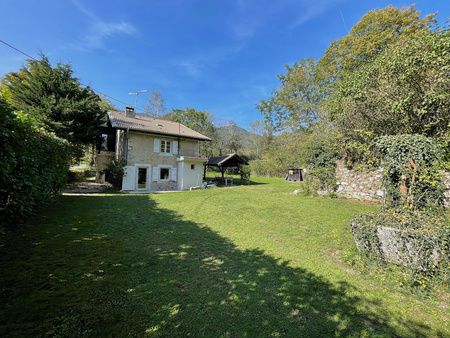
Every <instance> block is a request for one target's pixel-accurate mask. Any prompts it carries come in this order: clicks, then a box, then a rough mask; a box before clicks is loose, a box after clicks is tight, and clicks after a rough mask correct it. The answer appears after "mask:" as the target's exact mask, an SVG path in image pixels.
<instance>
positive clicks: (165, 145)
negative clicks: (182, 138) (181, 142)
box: [161, 140, 170, 153]
mask: <svg viewBox="0 0 450 338" xmlns="http://www.w3.org/2000/svg"><path fill="white" fill-rule="evenodd" d="M161 152H162V153H170V141H165V140H161Z"/></svg>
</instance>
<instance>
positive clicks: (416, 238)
mask: <svg viewBox="0 0 450 338" xmlns="http://www.w3.org/2000/svg"><path fill="white" fill-rule="evenodd" d="M350 227H351V229H352V232H353V236H354V238H355V241H356V244H357V247H358V249H359V251H360V252H362V253H363V254H364V255H366V256H367V257H368V258H369V259H371V260H376V261H382V262H391V263H395V264H400V265H404V266H406V267H407V269H408V270H409V274H410V278H411V279H412V280H417V279H418V278H419V279H420V278H422V279H423V278H424V277H425V278H428V279H431V278H434V279H436V278H437V279H441V280H448V277H449V266H450V247H449V243H450V225H449V223H448V220H447V219H446V218H445V217H444V216H442V215H434V216H431V215H429V214H426V213H423V212H419V211H415V212H412V211H406V210H404V209H403V210H398V209H397V210H395V209H393V210H384V211H382V212H379V213H375V214H369V215H359V216H357V217H355V218H353V220H352V221H351V223H350Z"/></svg>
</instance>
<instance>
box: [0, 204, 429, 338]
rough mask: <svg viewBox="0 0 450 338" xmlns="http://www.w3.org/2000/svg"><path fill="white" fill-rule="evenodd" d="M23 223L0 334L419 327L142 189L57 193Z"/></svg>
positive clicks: (6, 256)
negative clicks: (44, 212)
mask: <svg viewBox="0 0 450 338" xmlns="http://www.w3.org/2000/svg"><path fill="white" fill-rule="evenodd" d="M224 221H226V218H225V217H224ZM33 227H41V230H39V232H36V231H34V232H33V233H32V234H30V235H27V236H29V237H30V238H28V237H27V238H25V237H22V238H20V239H19V240H13V241H12V242H11V243H10V245H7V246H6V247H5V248H4V249H5V250H2V252H0V254H1V257H2V258H1V260H2V262H1V263H2V265H1V266H0V267H1V268H2V269H4V268H9V269H10V270H12V271H9V272H8V274H7V275H8V276H6V277H5V276H4V277H3V278H2V277H0V280H1V281H2V283H5V285H4V287H3V290H2V294H1V296H2V297H1V300H2V304H3V305H1V304H0V314H2V315H3V318H4V320H2V321H0V326H2V327H3V330H1V329H0V333H1V334H2V336H8V335H9V334H10V333H11V332H13V334H12V335H18V336H20V335H21V334H33V335H35V334H41V335H43V334H44V333H46V334H49V335H61V336H65V335H71V336H79V335H87V336H94V335H101V336H105V335H113V336H124V335H129V336H142V335H146V334H148V335H155V336H171V337H173V336H187V335H191V336H194V337H199V336H212V337H218V336H224V337H228V336H230V337H244V336H250V337H267V336H291V337H303V336H307V337H325V336H333V335H336V336H348V335H355V336H364V335H367V334H368V335H382V336H383V335H386V336H392V335H394V336H395V335H406V336H416V337H420V336H426V335H427V333H428V332H429V330H430V328H429V327H424V326H421V324H419V323H412V322H401V319H398V318H395V320H396V321H397V322H399V323H400V324H399V326H400V327H402V330H403V331H402V332H400V333H399V332H397V331H396V329H395V328H393V327H391V326H390V324H389V323H390V319H391V318H389V314H387V313H383V312H382V309H381V308H382V306H381V304H372V305H373V307H374V308H377V309H379V310H380V311H378V312H377V313H376V314H375V313H373V312H372V310H370V309H364V308H363V306H362V303H363V300H362V299H360V298H356V297H352V296H349V294H352V292H351V291H352V288H353V287H352V286H351V285H349V284H347V283H345V282H342V283H340V284H339V285H333V284H332V283H330V282H329V281H328V280H327V279H326V278H324V277H321V276H318V275H315V274H313V273H311V272H309V271H307V270H304V269H301V268H293V267H290V266H289V265H288V262H285V261H280V260H277V259H275V258H273V257H271V256H269V255H267V254H265V253H264V251H262V250H259V249H240V248H238V247H236V246H235V245H234V244H233V243H232V242H231V241H230V240H228V239H226V238H224V237H222V236H220V235H218V234H217V233H216V232H214V231H212V230H211V229H209V228H208V227H206V226H204V225H202V224H196V223H193V222H190V221H186V220H184V219H183V217H182V215H179V214H177V213H175V212H173V211H171V210H166V209H162V208H160V207H158V205H157V204H156V203H155V202H154V201H153V200H152V199H151V195H109V196H108V195H104V196H101V197H100V196H67V197H64V198H63V200H62V202H61V203H59V205H58V206H56V207H55V208H54V210H52V211H51V212H50V213H49V215H48V216H46V217H45V218H43V219H41V220H40V221H39V222H37V224H33ZM21 236H22V235H21ZM24 238H25V239H24ZM24 240H25V243H24ZM19 242H20V243H21V244H19ZM32 243H40V244H39V245H34V246H33V244H32ZM20 245H25V246H26V247H27V248H28V249H26V250H22V249H21V248H20ZM27 256H31V257H27ZM14 259H15V260H16V261H17V262H16V263H15V262H14ZM2 271H7V270H2ZM49 276H50V277H49ZM52 276H57V280H54V279H52V278H51V277H52ZM24 289H25V290H24ZM24 312H25V314H24ZM27 312H29V313H28V314H27ZM0 317H2V316H0ZM2 331H3V332H2Z"/></svg>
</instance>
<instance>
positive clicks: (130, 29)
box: [72, 0, 138, 49]
mask: <svg viewBox="0 0 450 338" xmlns="http://www.w3.org/2000/svg"><path fill="white" fill-rule="evenodd" d="M72 2H73V3H74V4H75V6H76V7H77V8H78V9H79V10H80V12H82V13H83V14H85V15H86V16H87V17H88V18H90V19H91V21H92V26H91V27H90V28H89V33H88V34H86V35H85V36H84V37H83V38H82V39H81V40H80V41H79V42H78V43H75V44H72V47H73V48H76V49H104V48H105V39H106V38H108V37H114V36H116V35H119V34H125V35H134V34H137V33H138V30H137V28H136V27H134V26H133V25H132V24H130V23H127V22H124V21H120V22H106V21H103V20H101V19H100V18H99V17H98V16H96V15H95V13H93V12H92V11H90V10H89V9H88V8H86V7H85V6H84V5H83V4H82V3H81V2H80V1H79V0H72Z"/></svg>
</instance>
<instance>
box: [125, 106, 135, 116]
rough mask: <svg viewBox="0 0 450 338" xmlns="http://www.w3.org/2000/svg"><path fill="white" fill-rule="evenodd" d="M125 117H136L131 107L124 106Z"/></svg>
mask: <svg viewBox="0 0 450 338" xmlns="http://www.w3.org/2000/svg"><path fill="white" fill-rule="evenodd" d="M125 116H126V117H131V118H134V117H136V113H135V111H134V107H132V106H125Z"/></svg>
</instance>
